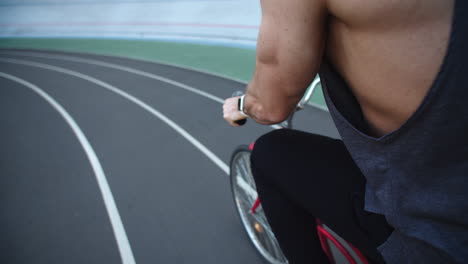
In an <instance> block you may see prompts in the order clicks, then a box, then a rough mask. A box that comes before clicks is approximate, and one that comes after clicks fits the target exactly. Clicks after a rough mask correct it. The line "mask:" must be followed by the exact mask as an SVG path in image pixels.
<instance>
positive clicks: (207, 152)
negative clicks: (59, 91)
mask: <svg viewBox="0 0 468 264" xmlns="http://www.w3.org/2000/svg"><path fill="white" fill-rule="evenodd" d="M0 61H4V62H8V63H14V64H22V65H26V66H31V67H37V68H42V69H47V70H51V71H56V72H60V73H64V74H68V75H72V76H75V77H77V78H81V79H84V80H87V81H89V82H92V83H94V84H96V85H98V86H101V87H103V88H106V89H108V90H109V91H111V92H114V93H116V94H118V95H120V96H122V97H124V98H126V99H128V100H130V101H132V102H133V103H135V104H137V105H138V106H140V107H142V108H143V109H145V110H146V111H148V112H150V113H151V114H153V115H154V116H156V117H157V118H159V119H160V120H161V121H163V122H164V123H166V124H167V125H168V126H170V127H171V128H172V129H174V130H175V131H176V132H177V133H179V134H180V135H181V136H182V137H184V138H185V139H186V140H187V141H189V142H190V143H191V144H192V145H193V146H195V147H196V148H197V149H198V150H199V151H200V152H202V153H203V154H204V155H205V156H206V157H208V158H209V159H210V160H211V161H212V162H213V163H214V164H216V165H217V166H218V167H219V168H220V169H221V170H222V171H224V172H225V173H226V174H227V175H229V166H228V165H227V164H226V163H224V162H223V161H222V160H221V159H220V158H219V157H218V156H216V155H215V154H214V153H213V152H211V151H210V150H209V149H208V148H207V147H205V146H204V145H203V144H202V143H200V142H199V141H198V140H197V139H196V138H194V137H193V136H192V135H190V133H188V132H187V131H186V130H184V129H183V128H182V127H180V126H179V125H178V124H177V123H175V122H174V121H172V120H171V119H169V118H168V117H166V116H165V115H163V114H162V113H160V112H159V111H157V110H156V109H154V108H152V107H151V106H149V105H148V104H146V103H145V102H143V101H141V100H140V99H138V98H136V97H134V96H133V95H130V94H128V93H126V92H124V91H122V90H120V89H118V88H116V87H115V86H112V85H110V84H108V83H106V82H103V81H101V80H98V79H96V78H94V77H91V76H89V75H85V74H82V73H79V72H76V71H72V70H68V69H64V68H61V67H57V66H53V65H49V64H44V63H39V62H32V61H26V60H18V59H4V58H0Z"/></svg>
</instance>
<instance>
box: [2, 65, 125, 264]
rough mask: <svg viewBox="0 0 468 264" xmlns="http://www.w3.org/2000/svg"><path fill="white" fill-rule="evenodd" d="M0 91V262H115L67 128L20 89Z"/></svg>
mask: <svg viewBox="0 0 468 264" xmlns="http://www.w3.org/2000/svg"><path fill="white" fill-rule="evenodd" d="M2 69H3V67H2ZM0 87H1V88H0V94H1V96H0V112H1V114H0V122H1V124H2V133H1V135H2V137H0V146H1V148H0V149H1V151H0V169H1V175H2V177H1V179H0V181H1V184H0V186H1V191H0V201H1V203H2V206H1V207H0V227H1V234H2V239H0V248H1V249H2V250H1V251H2V252H3V253H2V254H1V255H0V262H1V263H103V262H107V261H110V262H113V263H118V262H120V257H119V252H118V250H117V245H116V243H115V239H114V235H113V233H112V229H111V228H110V223H109V218H108V216H107V214H106V209H105V206H104V203H103V201H102V196H101V195H100V192H99V188H98V186H97V184H96V178H95V175H94V172H93V170H92V168H91V166H90V163H89V160H88V158H87V157H86V155H85V152H84V151H83V148H82V146H80V144H79V142H78V140H77V138H76V136H75V135H74V133H73V131H72V129H71V128H70V126H69V125H68V124H67V123H66V122H65V121H64V119H63V117H62V116H60V114H59V113H58V112H57V111H56V110H55V109H53V107H51V106H50V105H49V104H48V103H47V102H46V101H45V100H44V99H43V98H41V97H40V96H38V95H37V94H35V93H34V92H32V91H31V90H30V89H28V88H27V87H24V85H21V84H19V83H16V82H13V81H11V80H8V79H5V78H0ZM64 153H67V155H64ZM65 182H66V184H64V183H65ZM83 251H86V252H89V254H82V252H83Z"/></svg>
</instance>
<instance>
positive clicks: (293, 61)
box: [244, 0, 326, 124]
mask: <svg viewBox="0 0 468 264" xmlns="http://www.w3.org/2000/svg"><path fill="white" fill-rule="evenodd" d="M261 5H262V22H261V26H260V33H259V37H258V44H257V60H256V66H255V72H254V76H253V78H252V80H251V81H250V83H249V85H248V86H247V92H246V97H245V104H244V109H245V110H244V111H245V112H246V113H247V114H248V115H249V116H251V117H252V118H253V119H254V120H255V121H257V122H258V123H262V124H273V123H279V122H281V121H283V120H284V119H286V118H287V117H288V115H289V114H290V113H291V111H293V110H294V107H295V105H296V104H297V102H298V101H299V100H300V99H301V97H302V95H303V94H304V92H305V90H306V89H307V86H308V85H309V84H310V83H311V81H312V80H313V78H314V77H315V75H316V74H317V71H318V68H319V67H320V63H321V59H322V51H323V44H324V36H323V35H324V26H325V19H326V8H325V0H286V1H285V0H261Z"/></svg>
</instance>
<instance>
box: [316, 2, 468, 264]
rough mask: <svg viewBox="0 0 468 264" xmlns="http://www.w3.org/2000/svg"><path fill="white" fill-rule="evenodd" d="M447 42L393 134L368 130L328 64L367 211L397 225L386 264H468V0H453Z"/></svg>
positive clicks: (326, 79) (333, 106)
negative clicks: (429, 80) (427, 84)
mask: <svg viewBox="0 0 468 264" xmlns="http://www.w3.org/2000/svg"><path fill="white" fill-rule="evenodd" d="M454 12H455V14H454V19H453V24H452V32H451V37H450V41H449V47H448V50H447V52H446V56H445V58H444V62H443V64H442V67H441V69H440V72H439V73H438V75H437V77H436V80H435V81H434V83H433V84H432V87H431V88H430V89H429V91H428V93H427V95H426V97H425V99H424V100H423V102H422V104H421V105H420V106H419V108H418V109H417V110H416V112H415V113H414V114H413V115H412V116H411V117H410V118H409V120H407V122H406V123H404V124H403V125H402V126H401V127H400V128H399V129H397V130H396V131H394V132H392V133H389V134H387V135H384V136H382V137H380V138H375V137H372V136H369V135H368V134H366V132H365V131H366V130H367V129H366V122H365V120H364V118H363V115H362V112H361V110H360V107H359V104H358V103H357V101H356V100H355V98H354V97H353V95H352V93H351V92H350V90H349V88H348V86H347V84H346V83H345V82H344V80H343V78H342V77H341V76H340V75H339V74H338V73H337V72H336V71H335V70H334V69H333V65H331V64H330V63H328V62H327V61H325V62H324V63H323V65H322V67H321V70H320V77H321V80H322V87H323V88H324V94H325V99H326V102H327V105H328V108H329V110H330V113H331V115H332V117H333V119H334V122H335V124H336V126H337V128H338V130H339V132H340V135H341V137H342V139H343V142H344V143H345V145H346V147H347V148H348V150H349V152H350V153H351V156H352V157H353V159H354V161H355V162H356V164H357V165H358V166H359V168H360V169H361V171H362V173H363V174H364V175H365V177H366V179H367V186H366V194H365V209H366V210H368V211H371V212H375V213H379V214H383V215H385V217H386V219H387V221H388V223H389V224H390V225H392V226H393V227H394V228H395V231H394V232H393V233H392V234H391V235H390V237H389V238H388V240H387V241H386V242H385V243H384V244H382V245H381V246H379V248H378V249H379V251H380V252H381V253H382V255H383V257H384V259H385V261H386V262H387V263H389V264H404V263H411V264H414V263H424V264H426V263H444V264H446V263H468V0H458V1H456V5H455V11H454Z"/></svg>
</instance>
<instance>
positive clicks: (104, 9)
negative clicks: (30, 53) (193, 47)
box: [0, 0, 260, 45]
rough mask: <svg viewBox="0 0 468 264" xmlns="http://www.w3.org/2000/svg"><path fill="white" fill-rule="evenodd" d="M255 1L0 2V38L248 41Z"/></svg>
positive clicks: (254, 30)
mask: <svg viewBox="0 0 468 264" xmlns="http://www.w3.org/2000/svg"><path fill="white" fill-rule="evenodd" d="M259 23H260V4H259V0H152V1H150V0H114V1H113V0H96V1H92V0H70V1H67V0H0V37H31V36H34V37H98V38H134V39H170V40H187V41H195V42H197V41H202V42H203V41H210V42H212V41H215V42H226V43H241V44H247V45H254V44H255V41H256V38H257V34H258V27H259Z"/></svg>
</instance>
